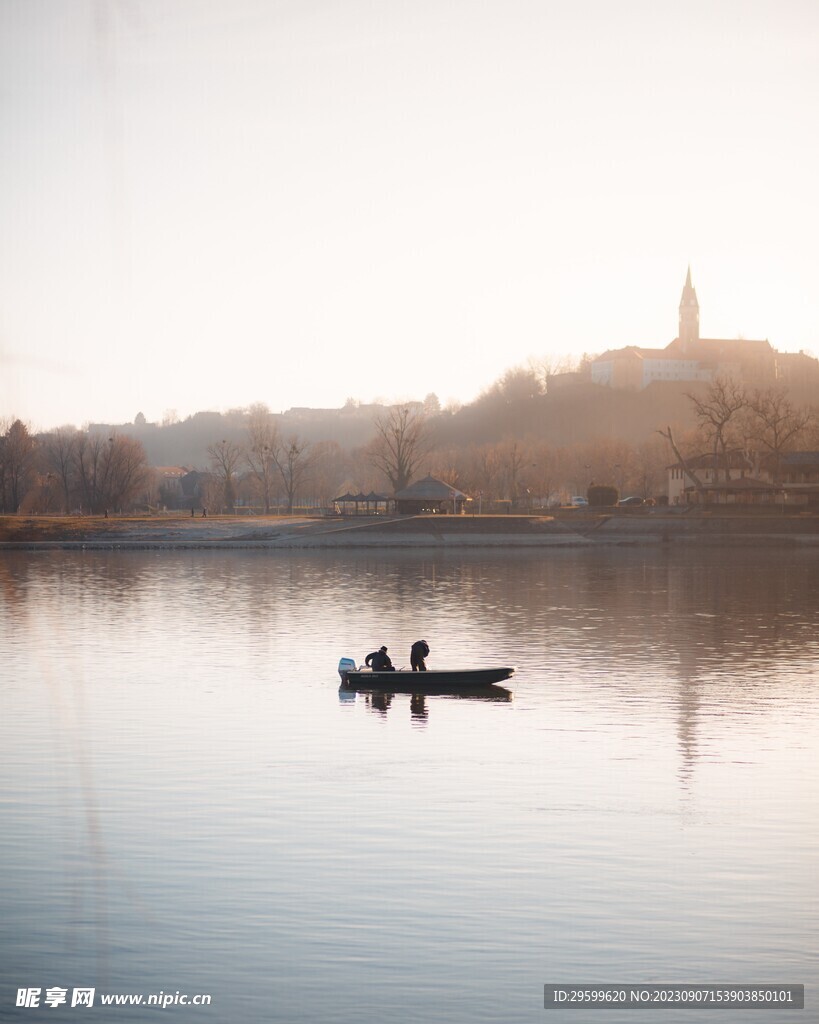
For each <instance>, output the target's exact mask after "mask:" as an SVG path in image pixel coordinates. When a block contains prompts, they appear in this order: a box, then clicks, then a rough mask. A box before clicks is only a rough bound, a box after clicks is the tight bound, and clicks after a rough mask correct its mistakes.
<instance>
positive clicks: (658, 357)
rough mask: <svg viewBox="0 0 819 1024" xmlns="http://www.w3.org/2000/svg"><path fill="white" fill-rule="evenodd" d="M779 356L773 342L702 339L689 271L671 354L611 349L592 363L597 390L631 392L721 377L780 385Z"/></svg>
mask: <svg viewBox="0 0 819 1024" xmlns="http://www.w3.org/2000/svg"><path fill="white" fill-rule="evenodd" d="M778 355H779V354H778V353H777V352H776V350H775V349H774V348H773V347H772V346H771V343H770V342H769V341H768V340H767V339H765V340H763V341H758V340H750V339H747V338H701V337H700V306H699V302H698V300H697V292H696V289H695V288H694V286H693V284H692V283H691V268H690V267H689V268H688V274H687V275H686V279H685V284H684V285H683V290H682V296H681V298H680V307H679V334H678V336H677V337H676V338H675V339H674V340H673V341H672V342H670V343H669V344H668V345H666V346H665V348H643V347H641V346H639V345H627V346H626V347H625V348H620V349H610V350H609V351H607V352H604V353H603V354H602V355H600V356H598V357H597V359H595V360H594V361H593V362H592V365H591V379H592V383H593V384H601V385H603V386H605V387H611V388H621V389H626V390H631V391H641V390H642V389H643V388H646V387H648V386H649V384H654V383H670V382H673V381H706V382H707V381H711V380H713V379H714V378H715V377H717V376H726V377H732V378H734V379H735V380H740V381H745V382H747V383H752V384H756V385H758V386H765V385H767V384H772V383H773V382H774V381H775V380H776V379H777V375H778V374H777V357H778ZM813 362H815V360H813Z"/></svg>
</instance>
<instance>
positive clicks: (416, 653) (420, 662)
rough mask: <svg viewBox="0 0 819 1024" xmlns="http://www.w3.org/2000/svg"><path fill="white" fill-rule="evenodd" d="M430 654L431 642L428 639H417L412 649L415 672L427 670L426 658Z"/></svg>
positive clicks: (411, 662)
mask: <svg viewBox="0 0 819 1024" xmlns="http://www.w3.org/2000/svg"><path fill="white" fill-rule="evenodd" d="M428 654H429V644H428V643H427V642H426V640H416V641H415V643H414V644H413V645H412V649H411V650H410V664H411V665H412V671H413V672H426V670H427V663H426V662H425V661H424V658H426V657H427V655H428Z"/></svg>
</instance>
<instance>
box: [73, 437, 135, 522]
mask: <svg viewBox="0 0 819 1024" xmlns="http://www.w3.org/2000/svg"><path fill="white" fill-rule="evenodd" d="M74 457H75V466H76V471H77V477H78V485H79V489H80V493H81V495H82V498H83V504H84V505H85V506H86V507H87V508H88V509H89V511H91V512H93V513H99V512H103V511H105V510H107V509H109V508H122V507H123V506H124V505H127V504H128V503H129V502H130V501H132V500H133V498H134V497H135V496H136V495H137V493H138V492H139V491H140V490H142V489H143V488H144V486H145V484H146V482H147V479H148V463H147V459H146V457H145V449H144V448H143V447H142V444H141V443H140V442H139V441H137V440H136V439H135V438H133V437H127V436H122V435H119V434H112V435H111V436H110V437H107V438H106V437H105V436H104V435H103V434H82V435H80V437H79V439H78V441H77V444H76V448H75V454H74Z"/></svg>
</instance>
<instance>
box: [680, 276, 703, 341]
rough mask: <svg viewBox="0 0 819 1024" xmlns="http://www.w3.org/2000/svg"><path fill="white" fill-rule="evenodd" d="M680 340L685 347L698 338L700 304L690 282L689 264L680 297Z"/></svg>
mask: <svg viewBox="0 0 819 1024" xmlns="http://www.w3.org/2000/svg"><path fill="white" fill-rule="evenodd" d="M679 337H680V341H681V342H682V344H683V348H685V347H686V346H687V345H688V343H689V342H692V341H699V340H700V304H699V302H697V293H696V291H695V290H694V286H693V284H691V265H690V264H689V266H688V274H687V276H686V278H685V285H684V286H683V290H682V298H681V299H680V335H679Z"/></svg>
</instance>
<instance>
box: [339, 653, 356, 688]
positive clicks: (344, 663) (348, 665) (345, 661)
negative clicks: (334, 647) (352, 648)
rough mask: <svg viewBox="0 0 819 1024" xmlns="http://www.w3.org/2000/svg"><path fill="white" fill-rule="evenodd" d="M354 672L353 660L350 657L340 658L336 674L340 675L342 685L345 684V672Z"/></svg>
mask: <svg viewBox="0 0 819 1024" xmlns="http://www.w3.org/2000/svg"><path fill="white" fill-rule="evenodd" d="M348 672H355V662H354V661H353V659H352V658H342V659H341V661H340V662H339V663H338V674H339V675H340V676H341V683H342V685H343V686H346V685H347V673H348Z"/></svg>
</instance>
